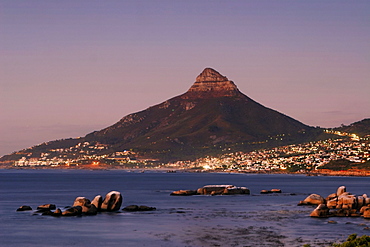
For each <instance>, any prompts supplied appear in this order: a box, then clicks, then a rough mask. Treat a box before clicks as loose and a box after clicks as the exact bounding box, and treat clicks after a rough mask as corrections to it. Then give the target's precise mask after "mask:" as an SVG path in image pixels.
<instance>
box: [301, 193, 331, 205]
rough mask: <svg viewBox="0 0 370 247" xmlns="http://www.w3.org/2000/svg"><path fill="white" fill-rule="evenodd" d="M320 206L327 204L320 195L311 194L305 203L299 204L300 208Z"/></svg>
mask: <svg viewBox="0 0 370 247" xmlns="http://www.w3.org/2000/svg"><path fill="white" fill-rule="evenodd" d="M320 204H325V199H324V198H323V197H322V196H320V195H318V194H311V195H309V196H308V197H306V199H304V200H303V201H300V202H299V203H298V206H301V205H320ZM325 206H326V205H325Z"/></svg>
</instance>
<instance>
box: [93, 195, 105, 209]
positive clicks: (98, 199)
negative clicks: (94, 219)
mask: <svg viewBox="0 0 370 247" xmlns="http://www.w3.org/2000/svg"><path fill="white" fill-rule="evenodd" d="M102 203H103V197H102V196H101V195H97V196H95V198H94V199H93V200H92V202H91V204H92V205H94V206H95V207H96V209H97V210H98V211H100V210H101V205H102Z"/></svg>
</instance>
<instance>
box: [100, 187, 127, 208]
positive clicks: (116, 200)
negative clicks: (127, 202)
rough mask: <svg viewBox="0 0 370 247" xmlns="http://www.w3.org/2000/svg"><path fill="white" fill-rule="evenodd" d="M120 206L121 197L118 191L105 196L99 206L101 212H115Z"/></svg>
mask: <svg viewBox="0 0 370 247" xmlns="http://www.w3.org/2000/svg"><path fill="white" fill-rule="evenodd" d="M121 205H122V195H121V193H120V192H118V191H111V192H109V193H108V194H107V195H106V196H105V199H104V201H103V203H102V205H101V210H102V211H109V212H111V211H117V210H119V209H120V207H121Z"/></svg>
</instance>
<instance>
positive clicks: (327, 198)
mask: <svg viewBox="0 0 370 247" xmlns="http://www.w3.org/2000/svg"><path fill="white" fill-rule="evenodd" d="M336 198H338V196H337V193H333V194H330V195H328V196H327V197H326V198H325V200H326V201H330V200H333V199H336Z"/></svg>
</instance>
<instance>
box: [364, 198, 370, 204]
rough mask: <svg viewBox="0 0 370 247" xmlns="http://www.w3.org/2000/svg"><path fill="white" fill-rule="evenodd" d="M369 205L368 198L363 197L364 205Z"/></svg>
mask: <svg viewBox="0 0 370 247" xmlns="http://www.w3.org/2000/svg"><path fill="white" fill-rule="evenodd" d="M369 204H370V198H367V197H365V205H369Z"/></svg>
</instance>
